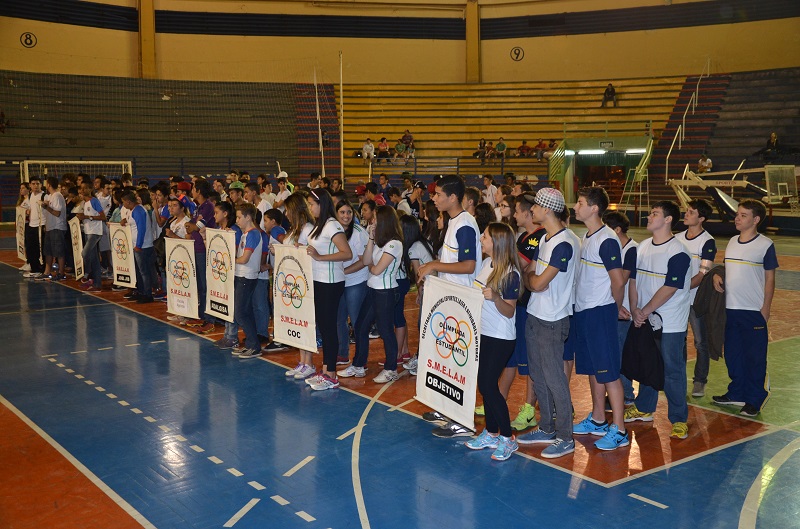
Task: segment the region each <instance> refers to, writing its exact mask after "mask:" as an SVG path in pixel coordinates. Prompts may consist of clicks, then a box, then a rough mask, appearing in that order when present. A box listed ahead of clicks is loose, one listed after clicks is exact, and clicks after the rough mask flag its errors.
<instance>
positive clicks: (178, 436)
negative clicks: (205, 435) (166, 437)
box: [175, 435, 186, 443]
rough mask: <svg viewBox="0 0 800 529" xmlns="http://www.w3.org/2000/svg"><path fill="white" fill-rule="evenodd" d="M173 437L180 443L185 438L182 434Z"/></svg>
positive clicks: (184, 440) (183, 441)
mask: <svg viewBox="0 0 800 529" xmlns="http://www.w3.org/2000/svg"><path fill="white" fill-rule="evenodd" d="M175 439H176V440H178V441H180V442H182V443H185V442H186V438H185V437H184V436H182V435H176V436H175Z"/></svg>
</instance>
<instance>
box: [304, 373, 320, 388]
mask: <svg viewBox="0 0 800 529" xmlns="http://www.w3.org/2000/svg"><path fill="white" fill-rule="evenodd" d="M321 378H322V371H320V372H319V373H314V376H313V377H308V378H307V379H306V384H308V385H309V386H313V385H314V384H317V383H318V382H319V381H320V379H321Z"/></svg>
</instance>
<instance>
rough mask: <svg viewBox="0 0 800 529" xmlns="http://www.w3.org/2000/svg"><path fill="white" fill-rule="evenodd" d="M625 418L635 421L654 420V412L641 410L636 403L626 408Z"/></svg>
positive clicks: (626, 420) (628, 420)
mask: <svg viewBox="0 0 800 529" xmlns="http://www.w3.org/2000/svg"><path fill="white" fill-rule="evenodd" d="M624 420H625V422H634V421H642V422H653V414H652V413H645V412H643V411H639V408H637V407H636V404H634V405H633V406H631V407H630V408H627V409H626V410H625V419H624Z"/></svg>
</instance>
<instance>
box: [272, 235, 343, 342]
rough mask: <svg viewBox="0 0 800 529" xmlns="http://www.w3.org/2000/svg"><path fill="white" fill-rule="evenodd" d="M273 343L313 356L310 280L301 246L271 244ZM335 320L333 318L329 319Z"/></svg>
mask: <svg viewBox="0 0 800 529" xmlns="http://www.w3.org/2000/svg"><path fill="white" fill-rule="evenodd" d="M273 247H274V248H275V276H274V283H275V285H274V287H273V292H274V295H273V302H274V303H273V305H274V307H275V341H276V342H280V343H284V344H286V345H292V346H294V347H298V348H300V349H303V350H305V351H311V352H313V353H316V352H317V325H316V319H315V317H314V278H313V275H312V273H311V256H310V255H308V252H307V250H306V248H305V246H301V247H299V248H295V247H294V246H293V245H288V244H275V245H274V246H273ZM330 317H331V318H335V317H336V315H335V314H331V315H330Z"/></svg>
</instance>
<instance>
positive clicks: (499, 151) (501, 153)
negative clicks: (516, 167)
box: [492, 136, 506, 158]
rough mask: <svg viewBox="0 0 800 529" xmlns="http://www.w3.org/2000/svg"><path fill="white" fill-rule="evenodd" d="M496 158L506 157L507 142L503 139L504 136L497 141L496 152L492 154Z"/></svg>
mask: <svg viewBox="0 0 800 529" xmlns="http://www.w3.org/2000/svg"><path fill="white" fill-rule="evenodd" d="M492 156H493V157H494V158H505V157H506V142H505V141H503V137H502V136H501V137H500V140H499V141H498V142H497V145H496V146H495V148H494V153H493V154H492Z"/></svg>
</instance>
